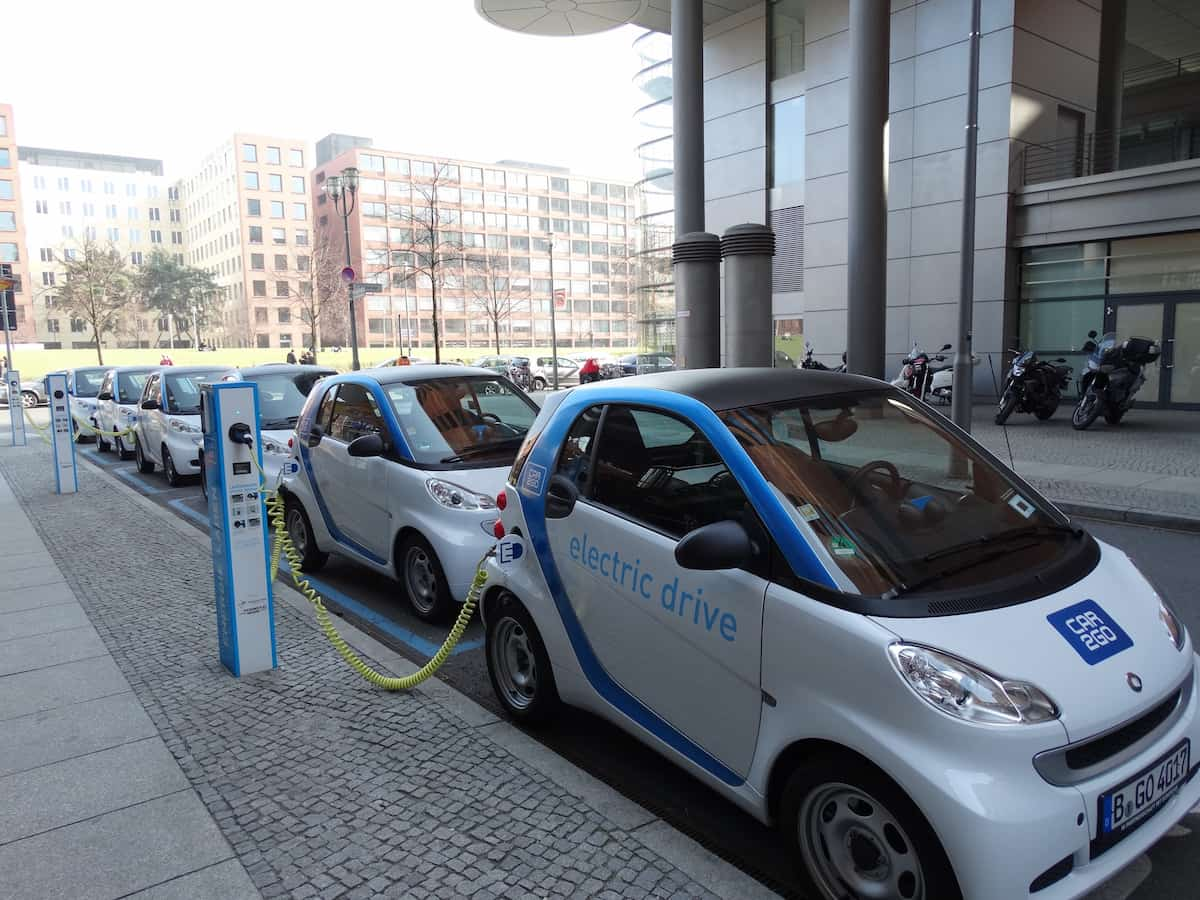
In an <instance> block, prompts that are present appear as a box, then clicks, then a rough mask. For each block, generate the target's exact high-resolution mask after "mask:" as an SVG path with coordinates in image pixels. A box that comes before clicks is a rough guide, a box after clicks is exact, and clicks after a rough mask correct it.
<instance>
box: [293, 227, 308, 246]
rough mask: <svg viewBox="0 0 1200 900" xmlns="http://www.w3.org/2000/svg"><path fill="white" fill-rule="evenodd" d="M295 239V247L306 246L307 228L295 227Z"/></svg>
mask: <svg viewBox="0 0 1200 900" xmlns="http://www.w3.org/2000/svg"><path fill="white" fill-rule="evenodd" d="M295 240H296V246H297V247H307V246H308V229H307V228H297V229H296V233H295Z"/></svg>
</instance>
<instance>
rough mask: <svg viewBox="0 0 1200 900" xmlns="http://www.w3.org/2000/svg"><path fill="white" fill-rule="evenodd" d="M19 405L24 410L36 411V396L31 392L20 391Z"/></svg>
mask: <svg viewBox="0 0 1200 900" xmlns="http://www.w3.org/2000/svg"><path fill="white" fill-rule="evenodd" d="M21 405H22V406H23V407H25V408H26V409H36V408H37V405H38V395H37V394H35V393H34V392H33V391H21Z"/></svg>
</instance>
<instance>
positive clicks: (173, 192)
mask: <svg viewBox="0 0 1200 900" xmlns="http://www.w3.org/2000/svg"><path fill="white" fill-rule="evenodd" d="M78 184H79V192H80V193H82V194H92V193H95V192H96V184H95V182H94V181H92V179H90V178H80V179H79V182H78ZM54 185H55V188H56V189H58V190H60V191H70V190H71V177H70V176H69V175H60V176H59V177H58V178H56V179H55V181H54ZM48 186H49V182H48V181H47V180H46V176H45V175H34V176H33V187H34V190H38V191H44V190H47V189H48ZM102 189H103V191H104V193H106V194H117V193H119V192H118V190H117V183H116V182H115V181H105V182H103V183H102ZM145 189H146V190H145V194H146V196H147V197H148V198H150V199H151V200H153V199H154V198H156V197H158V196H159V187H158V185H157V184H147V185H145ZM137 195H138V185H137V183H136V182H126V183H125V196H126V197H136V196H137ZM167 199H168V200H176V201H177V200H179V188H177V187H174V186H171V187H168V188H167Z"/></svg>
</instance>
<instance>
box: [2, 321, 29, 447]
mask: <svg viewBox="0 0 1200 900" xmlns="http://www.w3.org/2000/svg"><path fill="white" fill-rule="evenodd" d="M7 336H8V335H7V333H6V334H5V337H7ZM4 378H5V381H6V382H7V383H8V414H9V417H10V419H11V421H12V446H14V447H24V446H25V443H26V439H25V398H24V397H22V396H21V373H20V372H16V371H14V370H12V369H9V370H8V372H7V373H6V374H5V376H4Z"/></svg>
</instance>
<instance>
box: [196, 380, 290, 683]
mask: <svg viewBox="0 0 1200 900" xmlns="http://www.w3.org/2000/svg"><path fill="white" fill-rule="evenodd" d="M200 422H201V425H202V428H203V431H204V459H203V461H202V464H203V465H204V474H205V476H206V478H207V482H208V519H209V535H210V537H211V538H212V557H213V586H214V589H215V594H216V602H217V642H218V645H219V647H220V657H221V662H222V664H224V666H225V668H227V669H228V670H229V671H230V672H232V673H233V674H234V675H235V676H237V677H241V676H242V675H249V674H250V673H252V672H263V671H267V670H269V669H273V668H275V667H276V665H278V659H277V656H276V653H275V607H274V599H273V597H272V594H271V579H270V573H269V572H268V566H269V565H270V561H269V560H270V557H269V554H268V552H267V530H268V529H267V517H266V505H265V498H264V497H263V495H262V486H261V484H260V480H259V469H260V467H261V465H262V441H261V438H260V435H259V427H258V386H257V385H255V384H252V383H249V382H245V381H235V382H228V383H218V384H205V385H202V386H201V389H200ZM256 462H257V465H256V464H255V463H256Z"/></svg>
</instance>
